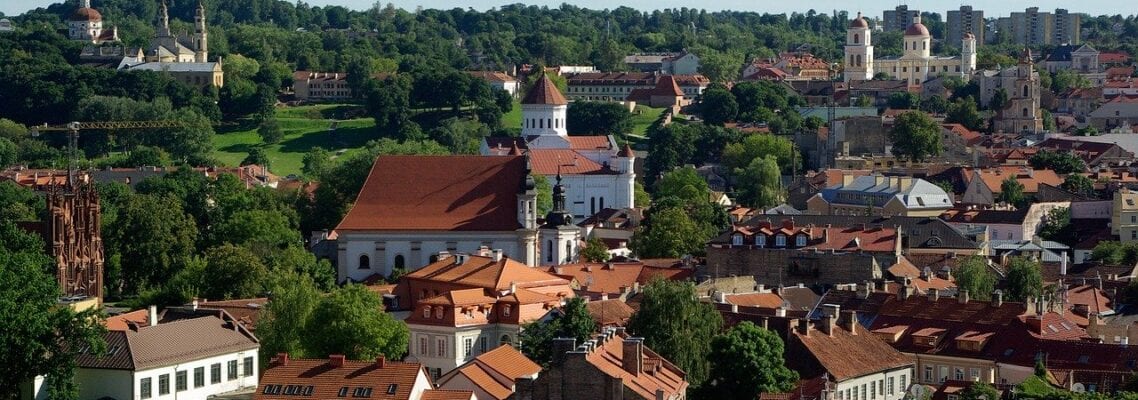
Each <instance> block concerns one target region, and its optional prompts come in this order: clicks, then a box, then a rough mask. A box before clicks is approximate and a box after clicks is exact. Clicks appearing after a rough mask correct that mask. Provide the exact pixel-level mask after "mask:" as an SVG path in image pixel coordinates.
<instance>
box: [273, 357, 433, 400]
mask: <svg viewBox="0 0 1138 400" xmlns="http://www.w3.org/2000/svg"><path fill="white" fill-rule="evenodd" d="M333 357H335V356H333ZM342 363H343V365H342V366H340V367H337V366H335V365H334V364H333V361H332V360H330V359H328V360H315V359H298V360H288V359H287V357H283V358H282V357H280V356H278V357H277V358H274V359H273V361H272V362H271V363H269V365H268V367H267V368H265V370H264V371H263V374H262V375H261V378H260V381H259V382H258V386H257V391H256V392H254V395H253V399H255V400H277V399H280V400H284V399H289V398H295V397H296V396H295V395H283V392H281V393H282V394H280V395H267V394H265V393H264V392H265V387H266V386H269V385H281V386H284V385H300V386H301V387H307V386H312V395H311V398H315V399H334V398H341V397H345V396H340V395H339V392H340V389H341V388H343V387H347V388H348V389H349V392H348V394H347V396H353V393H354V390H356V388H367V387H370V388H372V391H371V394H370V396H369V398H371V399H381V400H397V399H398V400H404V399H410V398H411V396H412V395H414V394H416V393H412V389H414V388H415V387H416V386H419V387H428V386H429V380H428V378H427V375H426V374H425V373H424V372H423V365H422V364H419V363H410V362H399V361H387V360H382V359H380V360H376V361H353V360H343V361H342ZM391 385H395V386H394V388H393V389H394V390H391V389H392V387H391ZM392 391H394V392H395V393H394V394H388V393H389V392H392Z"/></svg>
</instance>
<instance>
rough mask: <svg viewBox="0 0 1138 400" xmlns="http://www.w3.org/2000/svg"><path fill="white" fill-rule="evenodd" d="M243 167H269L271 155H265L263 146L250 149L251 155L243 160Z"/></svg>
mask: <svg viewBox="0 0 1138 400" xmlns="http://www.w3.org/2000/svg"><path fill="white" fill-rule="evenodd" d="M241 165H260V166H268V165H269V155H268V154H266V153H265V149H264V148H262V147H261V146H255V147H252V148H250V149H249V155H247V156H245V159H244V160H241Z"/></svg>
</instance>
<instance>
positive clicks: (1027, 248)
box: [989, 236, 1071, 265]
mask: <svg viewBox="0 0 1138 400" xmlns="http://www.w3.org/2000/svg"><path fill="white" fill-rule="evenodd" d="M989 247H990V248H991V254H992V255H993V256H996V257H999V258H1000V260H1001V264H1005V265H1006V264H1007V259H1008V258H1009V257H1026V258H1031V259H1034V260H1039V261H1040V262H1044V263H1063V264H1066V263H1067V260H1068V254H1069V253H1070V250H1071V248H1070V247H1067V245H1065V244H1062V243H1059V242H1052V241H1050V240H1043V239H1041V238H1040V237H1039V236H1034V237H1032V238H1031V239H1026V240H1019V241H1015V240H994V239H993V240H992V241H991V242H989Z"/></svg>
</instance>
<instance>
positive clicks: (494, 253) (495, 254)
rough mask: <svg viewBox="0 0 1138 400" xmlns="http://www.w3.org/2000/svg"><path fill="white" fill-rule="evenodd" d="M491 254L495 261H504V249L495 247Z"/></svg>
mask: <svg viewBox="0 0 1138 400" xmlns="http://www.w3.org/2000/svg"><path fill="white" fill-rule="evenodd" d="M490 254H491V256H493V257H494V261H495V262H497V261H502V249H494V251H492V252H490Z"/></svg>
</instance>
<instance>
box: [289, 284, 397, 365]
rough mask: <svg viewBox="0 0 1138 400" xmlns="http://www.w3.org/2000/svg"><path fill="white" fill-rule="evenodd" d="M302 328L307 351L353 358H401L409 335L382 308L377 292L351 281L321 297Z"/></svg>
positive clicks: (312, 353) (324, 355) (319, 354)
mask: <svg viewBox="0 0 1138 400" xmlns="http://www.w3.org/2000/svg"><path fill="white" fill-rule="evenodd" d="M304 330H305V333H304V335H303V339H302V342H301V343H302V344H303V346H304V348H305V350H306V351H307V352H308V353H309V355H311V356H313V357H327V356H328V355H330V354H343V355H344V356H346V357H347V358H349V359H352V360H372V359H375V358H376V357H377V356H380V355H383V356H386V357H387V358H390V359H400V358H402V357H403V355H404V354H406V353H407V342H408V340H409V337H410V333H409V332H408V330H407V325H405V324H403V323H402V322H400V321H398V320H396V319H394V318H392V317H391V315H388V314H387V313H385V312H383V300H382V299H380V298H379V295H377V294H375V293H374V292H372V291H370V290H368V289H367V288H365V287H364V286H362V285H351V284H349V285H348V286H344V287H343V288H340V289H337V290H336V291H334V292H332V294H331V295H329V296H327V297H324V298H322V299H320V303H319V304H318V305H317V306H316V309H315V310H314V311H313V312H312V316H311V318H310V319H309V321H308V324H307V325H306V326H305V329H304Z"/></svg>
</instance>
